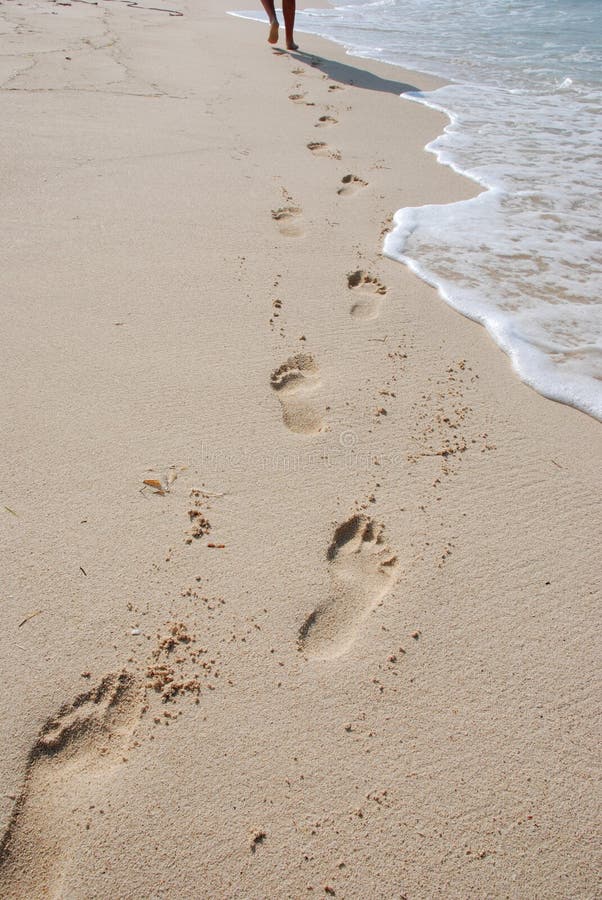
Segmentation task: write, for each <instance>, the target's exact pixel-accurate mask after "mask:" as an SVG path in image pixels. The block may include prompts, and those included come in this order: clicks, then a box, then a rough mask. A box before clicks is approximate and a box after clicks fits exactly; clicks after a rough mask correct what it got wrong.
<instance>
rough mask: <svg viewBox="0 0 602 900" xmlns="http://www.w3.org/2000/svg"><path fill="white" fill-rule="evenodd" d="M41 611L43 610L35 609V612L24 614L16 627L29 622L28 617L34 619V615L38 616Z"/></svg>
mask: <svg viewBox="0 0 602 900" xmlns="http://www.w3.org/2000/svg"><path fill="white" fill-rule="evenodd" d="M43 612H44V610H43V609H36V610H35V612H32V613H29V615H28V616H25V618H24V619H23V621H22V622H19V624H18V625H17V628H22V627H23V625H25V623H26V622H29V620H30V619H35V617H36V616H39V615H40V614H41V613H43Z"/></svg>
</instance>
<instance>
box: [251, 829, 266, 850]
mask: <svg viewBox="0 0 602 900" xmlns="http://www.w3.org/2000/svg"><path fill="white" fill-rule="evenodd" d="M266 838H267V834H266V832H265V831H255V832H254V833H253V834H252V835H251V853H255V851H256V850H257V848H258V847H259V846H260V845H261V844H263V842H264V841H265V839H266Z"/></svg>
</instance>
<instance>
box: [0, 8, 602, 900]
mask: <svg viewBox="0 0 602 900" xmlns="http://www.w3.org/2000/svg"><path fill="white" fill-rule="evenodd" d="M155 4H156V5H153V6H152V8H151V6H150V3H149V4H148V6H147V7H144V6H143V4H141V5H140V6H130V5H127V4H126V3H124V2H116V0H98V3H91V2H83V0H81V2H79V0H73V2H72V3H66V4H64V3H61V4H59V3H53V2H49V0H37V2H32V0H24V2H22V3H15V2H13V0H3V2H0V87H1V91H0V104H1V110H2V122H3V129H2V134H3V137H2V140H1V141H0V164H1V167H2V171H3V173H4V178H3V188H2V198H3V203H2V216H1V217H0V223H1V228H2V247H3V253H2V256H3V263H2V274H1V276H0V278H1V285H2V289H1V292H0V298H1V302H2V324H3V327H2V333H1V353H2V363H3V365H2V369H3V375H4V385H3V392H2V403H1V409H2V420H1V421H2V434H3V451H2V454H1V455H0V465H1V467H2V477H1V479H0V488H1V492H2V494H1V498H0V528H1V531H0V535H1V541H2V548H3V566H2V568H3V578H2V593H1V597H2V604H3V629H2V637H1V653H0V660H1V662H0V665H1V667H2V683H3V686H4V689H3V691H2V692H1V695H0V696H1V701H0V703H1V705H0V713H1V716H0V721H1V727H0V760H1V761H0V770H1V779H2V781H1V783H2V791H1V792H0V804H1V805H0V815H1V829H2V835H3V836H2V839H1V844H0V896H1V897H3V898H7V900H8V898H20V900H36V898H41V897H52V898H69V900H71V898H77V900H80V898H82V900H83V898H86V900H91V898H123V900H126V898H135V900H143V898H144V900H148V898H173V900H180V898H182V900H185V898H186V900H187V898H191V900H192V898H201V897H202V898H245V900H246V898H249V900H251V898H301V897H328V896H336V897H338V898H372V897H374V898H376V897H382V898H398V900H402V898H407V900H423V898H424V900H427V898H433V897H445V898H468V897H471V898H472V897H476V898H485V897H487V898H521V900H522V898H542V900H543V898H545V900H552V898H595V897H599V896H600V895H601V891H602V887H601V884H600V877H599V872H600V862H601V860H600V853H599V847H600V837H601V835H600V828H599V801H600V792H599V786H600V781H599V773H600V765H599V763H600V760H599V738H600V707H599V696H600V654H599V647H600V644H599V638H598V635H599V612H598V610H599V600H600V571H601V563H602V559H601V555H600V541H599V536H600V533H601V530H602V514H601V510H600V502H599V484H600V459H601V451H602V437H601V434H602V433H601V430H600V425H599V423H598V422H596V421H595V420H594V419H593V418H590V417H588V416H587V415H585V414H583V413H581V412H578V411H577V410H575V409H573V408H570V407H567V406H563V405H560V404H558V403H554V402H552V401H549V400H546V399H544V398H543V397H541V396H540V395H538V394H537V393H535V392H534V391H533V390H531V389H530V388H529V387H527V386H525V385H524V384H522V383H521V382H520V381H519V380H518V378H517V377H516V375H515V374H514V372H513V371H512V369H511V366H510V364H509V361H508V359H507V358H506V357H505V356H504V354H503V353H501V352H500V351H499V350H498V349H497V348H496V347H495V346H494V345H493V343H492V341H491V340H490V338H489V337H488V336H487V334H486V332H485V331H484V329H482V328H481V327H480V326H479V325H477V324H475V323H474V322H471V321H469V320H468V319H465V318H463V317H462V316H461V315H459V314H458V313H457V312H455V311H453V310H452V309H451V308H449V307H448V306H446V305H445V304H444V303H443V302H442V301H441V300H440V298H439V297H438V296H437V294H436V292H435V291H434V290H433V289H432V288H430V287H429V286H428V285H427V284H425V283H424V282H422V281H420V280H419V279H418V278H417V277H416V276H414V275H413V274H412V273H411V272H410V271H409V270H408V269H406V268H405V267H403V266H402V265H400V264H398V263H395V262H393V261H392V260H389V259H386V258H384V257H383V256H382V255H381V250H382V241H383V235H384V234H385V233H386V232H387V230H388V228H389V227H390V224H391V216H392V214H393V213H394V212H395V210H397V209H399V208H400V207H402V206H405V205H418V204H425V203H435V202H437V203H441V202H444V201H445V200H449V201H454V200H458V199H462V198H467V197H470V196H473V195H474V193H475V191H476V187H475V185H474V184H473V183H471V182H469V181H467V180H464V179H462V178H460V177H459V176H457V175H455V174H454V173H453V172H452V171H451V170H450V169H448V168H445V167H443V166H441V165H439V164H438V163H437V162H436V160H435V158H434V157H433V156H432V155H429V154H428V153H426V152H425V151H424V149H423V148H424V146H425V144H427V143H428V141H429V140H432V139H433V138H434V137H435V136H436V135H437V134H439V133H440V132H441V130H442V128H443V127H444V126H445V122H446V119H445V117H444V116H442V115H440V114H438V113H436V112H434V111H432V110H427V109H425V108H423V107H419V106H418V105H416V104H413V103H409V102H405V101H403V100H401V99H400V97H399V95H400V94H401V93H403V92H404V91H405V90H407V89H408V88H412V87H419V88H423V89H428V88H429V87H432V86H434V85H435V84H437V83H438V82H437V81H436V80H435V79H433V78H430V77H427V76H423V75H418V74H415V73H412V72H405V71H403V70H402V69H399V68H396V67H389V66H385V65H382V64H379V63H376V62H373V61H370V60H362V59H357V58H352V57H349V56H346V55H345V53H344V51H343V49H342V48H340V47H338V46H335V45H333V44H330V43H328V42H326V41H323V40H321V39H318V38H310V37H307V36H305V35H298V40H299V43H300V51H299V52H294V53H287V52H283V51H282V50H281V49H277V50H273V49H272V48H271V47H269V46H268V44H267V42H266V37H267V26H262V25H258V24H256V23H253V22H249V21H243V20H241V19H238V18H234V17H231V16H228V15H227V14H226V12H227V10H228V9H232V7H231V6H227V5H225V4H224V3H222V2H221V0H202V2H201V3H200V4H196V3H191V2H190V0H187V2H185V3H180V2H176V0H173V3H172V2H169V3H168V4H162V2H161V0H155ZM175 11H178V12H181V13H182V15H174V14H171V13H173V12H175ZM281 46H282V45H281Z"/></svg>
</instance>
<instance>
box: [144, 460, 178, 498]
mask: <svg viewBox="0 0 602 900" xmlns="http://www.w3.org/2000/svg"><path fill="white" fill-rule="evenodd" d="M183 468H184V467H182V466H180V471H183ZM177 477H178V469H177V466H169V468H168V469H167V471H166V473H165V475H164V477H163V478H144V479H143V480H142V484H143V485H144V487H142V488H141V492H142V493H144V492H145V490H146V488H152V492H153V494H159V496H161V497H163V496H164V495H165V494H169V489H170V488H171V486H172V484H173V483H174V481H175V480H176V478H177Z"/></svg>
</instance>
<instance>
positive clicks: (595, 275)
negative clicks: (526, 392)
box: [241, 0, 602, 420]
mask: <svg viewBox="0 0 602 900" xmlns="http://www.w3.org/2000/svg"><path fill="white" fill-rule="evenodd" d="M241 15H243V16H245V17H249V18H258V19H260V18H262V16H261V14H259V15H257V14H256V13H254V12H253V13H241ZM297 30H298V31H307V32H311V33H314V34H319V35H322V36H324V37H327V38H330V39H331V40H335V41H337V42H339V43H342V44H343V45H345V47H346V48H347V49H348V51H349V52H350V54H351V55H356V56H361V57H370V58H375V59H379V60H383V61H386V62H390V63H393V64H397V65H400V66H404V67H407V68H409V69H414V70H417V71H422V72H428V73H431V74H435V75H440V76H442V77H444V78H445V79H447V80H448V81H449V82H450V83H449V84H448V85H446V86H445V87H442V88H439V89H438V90H435V91H431V92H428V93H426V92H425V93H421V92H413V93H412V94H405V95H404V97H405V98H407V99H410V100H412V101H415V102H419V103H423V104H426V105H428V106H431V107H434V108H436V109H439V110H441V111H443V112H445V113H447V115H448V117H449V119H450V123H449V125H448V126H447V127H446V128H445V132H444V133H443V134H442V135H440V136H439V137H438V138H437V139H436V140H434V141H433V142H432V143H431V144H429V145H428V147H427V149H428V150H429V151H431V152H432V153H435V154H436V155H437V158H438V160H439V161H440V162H441V163H443V164H446V165H450V166H452V167H453V168H454V169H455V170H456V171H458V172H461V173H463V174H465V175H467V176H468V177H470V178H472V179H473V180H474V181H476V182H478V183H479V184H480V185H482V187H483V188H484V189H485V190H483V192H482V193H481V194H479V196H478V197H476V198H474V199H471V200H468V201H464V202H461V203H452V204H445V205H430V206H422V207H413V208H405V209H400V210H398V212H397V213H396V215H395V228H394V230H393V231H392V232H391V233H389V234H388V235H387V236H386V238H385V242H384V252H385V253H386V254H387V255H388V256H390V257H392V258H394V259H398V260H400V261H401V262H404V263H406V264H407V265H409V266H410V267H411V268H412V269H413V270H414V271H415V272H416V273H417V274H418V275H419V276H420V277H422V278H424V279H425V280H426V281H428V282H429V283H431V284H433V285H435V286H436V287H437V288H438V290H439V293H440V294H441V296H442V297H443V299H444V300H446V301H447V302H448V303H449V304H451V305H452V306H453V307H455V308H456V309H458V310H459V311H460V312H462V313H464V314H465V315H467V316H469V317H470V318H472V319H475V320H477V321H479V322H481V323H482V324H483V325H484V326H485V327H486V328H487V330H488V331H489V333H490V334H491V336H492V337H493V339H494V340H495V341H496V343H497V344H498V345H499V346H500V347H501V348H502V349H503V350H504V351H505V352H506V353H507V354H508V356H509V357H510V359H511V361H512V364H513V366H514V368H515V370H516V371H517V372H518V374H519V376H520V377H521V378H522V379H523V381H525V382H527V383H528V384H530V385H531V386H532V387H534V388H535V389H536V390H537V391H539V392H540V393H541V394H544V395H545V396H547V397H550V398H552V399H554V400H558V401H561V402H563V403H568V404H571V405H573V406H575V407H577V408H579V409H581V410H583V411H584V412H587V413H589V414H590V415H592V416H594V417H596V418H598V419H601V420H602V0H375V2H359V0H353V2H349V3H347V4H346V5H344V6H336V7H333V8H328V9H316V10H312V9H310V10H304V11H302V12H298V14H297ZM400 102H401V103H404V102H407V100H403V99H402V100H400ZM492 352H493V351H492Z"/></svg>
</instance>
